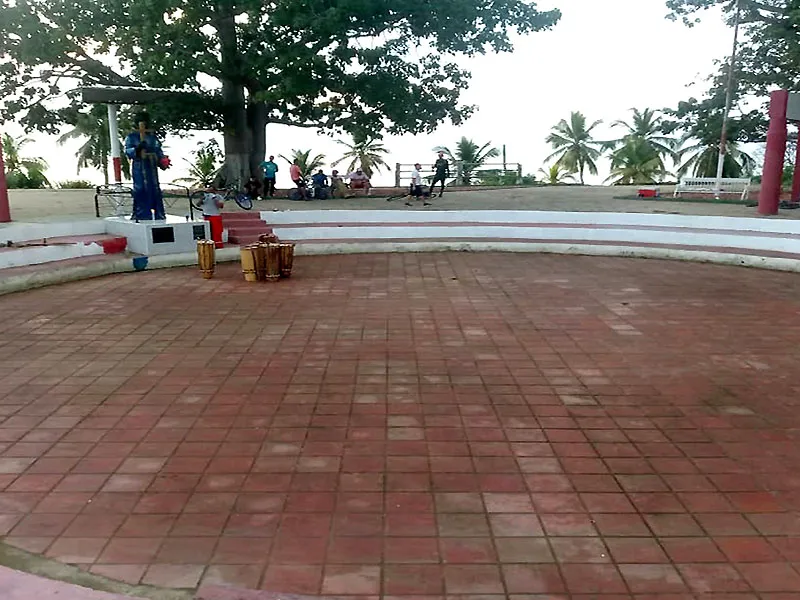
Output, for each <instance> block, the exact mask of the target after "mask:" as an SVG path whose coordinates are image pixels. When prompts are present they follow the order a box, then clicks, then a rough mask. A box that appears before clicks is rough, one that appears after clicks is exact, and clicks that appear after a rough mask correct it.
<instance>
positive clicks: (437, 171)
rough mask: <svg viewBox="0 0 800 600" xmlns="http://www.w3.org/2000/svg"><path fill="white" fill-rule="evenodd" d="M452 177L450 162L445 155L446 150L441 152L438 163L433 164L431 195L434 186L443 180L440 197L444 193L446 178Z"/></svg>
mask: <svg viewBox="0 0 800 600" xmlns="http://www.w3.org/2000/svg"><path fill="white" fill-rule="evenodd" d="M448 177H450V163H449V162H447V159H446V158H445V157H444V152H441V151H440V152H439V158H438V159H436V163H435V164H434V165H433V181H431V195H433V188H435V187H436V184H437V183H439V182H441V184H442V187H441V188H440V189H439V198H441V197H442V194H444V183H445V180H446V179H447V178H448Z"/></svg>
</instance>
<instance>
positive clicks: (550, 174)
mask: <svg viewBox="0 0 800 600" xmlns="http://www.w3.org/2000/svg"><path fill="white" fill-rule="evenodd" d="M539 173H541V174H542V175H543V176H544V177H543V179H542V181H543V182H544V183H546V184H547V185H562V184H564V183H573V182H574V181H575V177H573V176H572V174H571V173H570V172H569V170H567V169H566V168H565V167H564V165H562V164H561V163H560V162H555V163H553V164H552V165H550V166H549V167H547V168H541V169H539Z"/></svg>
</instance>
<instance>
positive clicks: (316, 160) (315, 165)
mask: <svg viewBox="0 0 800 600" xmlns="http://www.w3.org/2000/svg"><path fill="white" fill-rule="evenodd" d="M311 152H312V151H311V150H292V154H291V156H290V157H289V158H287V157H285V156H284V155H283V154H281V155H280V158H282V159H283V160H285V161H286V162H288V163H289V164H290V165H293V164H295V163H297V166H298V167H300V172H301V173H302V174H303V177H309V176H311V175H313V172H315V171H317V170H319V169H320V168H321V167H323V166H324V165H325V155H324V154H317V155H316V156H313V157H312V156H311Z"/></svg>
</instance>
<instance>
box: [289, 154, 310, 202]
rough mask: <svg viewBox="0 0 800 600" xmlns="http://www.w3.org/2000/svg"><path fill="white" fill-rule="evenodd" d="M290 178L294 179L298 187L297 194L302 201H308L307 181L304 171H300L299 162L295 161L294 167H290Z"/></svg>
mask: <svg viewBox="0 0 800 600" xmlns="http://www.w3.org/2000/svg"><path fill="white" fill-rule="evenodd" d="M289 177H291V178H292V181H293V182H294V184H295V185H296V186H297V193H298V195H299V196H300V200H306V199H307V195H308V192H307V190H306V180H305V179H304V178H303V171H302V170H301V169H300V164H299V161H297V160H296V161H294V162H293V163H292V166H291V167H289Z"/></svg>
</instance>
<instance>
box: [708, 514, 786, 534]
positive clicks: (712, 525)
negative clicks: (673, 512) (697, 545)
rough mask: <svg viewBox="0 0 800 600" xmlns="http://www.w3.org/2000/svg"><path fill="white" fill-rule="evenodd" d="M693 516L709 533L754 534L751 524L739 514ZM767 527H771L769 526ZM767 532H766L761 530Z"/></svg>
mask: <svg viewBox="0 0 800 600" xmlns="http://www.w3.org/2000/svg"><path fill="white" fill-rule="evenodd" d="M695 518H696V519H697V521H698V522H699V523H700V525H701V526H702V527H703V529H705V530H706V532H707V533H708V534H709V535H713V536H715V537H717V536H725V535H756V534H757V532H756V530H755V529H754V528H753V526H752V525H751V524H750V523H749V522H748V521H747V519H745V518H744V517H743V516H742V515H739V514H700V513H698V514H696V515H695ZM768 529H772V528H771V527H770V528H768ZM763 533H767V532H763Z"/></svg>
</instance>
